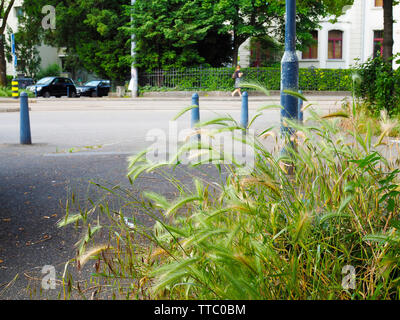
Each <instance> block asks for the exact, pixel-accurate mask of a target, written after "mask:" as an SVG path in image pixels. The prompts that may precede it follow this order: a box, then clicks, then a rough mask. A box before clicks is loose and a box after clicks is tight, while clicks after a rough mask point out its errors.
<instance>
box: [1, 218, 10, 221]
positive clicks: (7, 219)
mask: <svg viewBox="0 0 400 320" xmlns="http://www.w3.org/2000/svg"><path fill="white" fill-rule="evenodd" d="M10 221H11V219H10V218H6V219H3V222H10Z"/></svg>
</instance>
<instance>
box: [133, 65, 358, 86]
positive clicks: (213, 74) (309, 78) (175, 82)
mask: <svg viewBox="0 0 400 320" xmlns="http://www.w3.org/2000/svg"><path fill="white" fill-rule="evenodd" d="M242 71H243V73H244V81H257V82H259V83H261V84H262V85H264V86H266V87H267V89H269V90H279V89H280V82H281V71H280V69H278V68H243V69H242ZM233 72H234V69H233V68H190V69H184V70H177V69H172V70H153V71H152V72H147V73H141V74H140V76H139V85H140V86H141V88H142V89H143V90H148V91H153V90H154V91H160V90H165V91H169V90H177V91H178V90H179V91H193V90H200V91H201V90H206V91H225V90H232V89H233V86H234V79H232V74H233ZM351 74H352V70H350V69H316V68H308V69H300V71H299V89H300V90H303V91H305V90H307V91H350V90H351V86H352V77H351Z"/></svg>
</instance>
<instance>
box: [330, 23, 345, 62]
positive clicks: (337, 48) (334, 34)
mask: <svg viewBox="0 0 400 320" xmlns="http://www.w3.org/2000/svg"><path fill="white" fill-rule="evenodd" d="M342 57H343V32H342V31H340V30H331V31H329V33H328V59H342Z"/></svg>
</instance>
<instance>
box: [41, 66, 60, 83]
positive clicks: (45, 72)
mask: <svg viewBox="0 0 400 320" xmlns="http://www.w3.org/2000/svg"><path fill="white" fill-rule="evenodd" d="M60 73H61V68H60V66H59V65H58V64H57V63H54V64H50V65H48V66H47V67H46V68H45V69H41V70H40V71H39V73H38V74H37V75H36V79H42V78H45V77H58V76H60Z"/></svg>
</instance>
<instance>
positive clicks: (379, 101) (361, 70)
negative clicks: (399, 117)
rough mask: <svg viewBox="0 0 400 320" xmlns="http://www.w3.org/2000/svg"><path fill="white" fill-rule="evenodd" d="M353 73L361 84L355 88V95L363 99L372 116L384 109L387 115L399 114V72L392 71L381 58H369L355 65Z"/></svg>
mask: <svg viewBox="0 0 400 320" xmlns="http://www.w3.org/2000/svg"><path fill="white" fill-rule="evenodd" d="M355 71H356V72H357V73H358V74H359V76H360V78H361V82H360V83H359V84H358V85H357V86H356V95H357V96H358V97H361V98H364V99H365V100H366V102H367V103H368V106H369V109H370V110H371V111H372V113H373V114H375V115H379V113H380V111H381V110H382V109H386V110H387V111H388V112H389V115H395V114H399V112H400V70H393V69H392V64H391V63H386V62H384V61H383V59H382V58H381V57H377V58H374V59H372V58H370V59H368V61H367V62H365V63H362V64H360V63H359V64H357V65H356V68H355Z"/></svg>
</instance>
